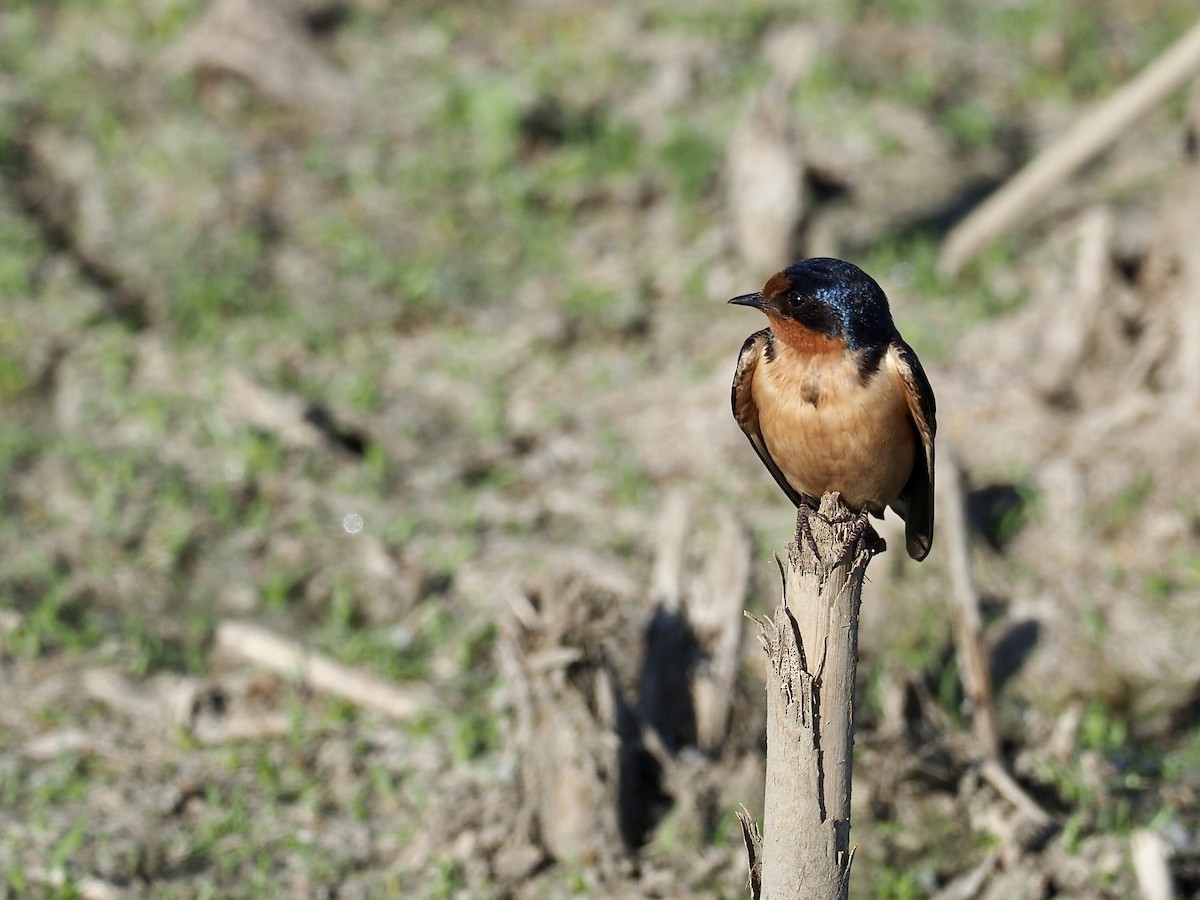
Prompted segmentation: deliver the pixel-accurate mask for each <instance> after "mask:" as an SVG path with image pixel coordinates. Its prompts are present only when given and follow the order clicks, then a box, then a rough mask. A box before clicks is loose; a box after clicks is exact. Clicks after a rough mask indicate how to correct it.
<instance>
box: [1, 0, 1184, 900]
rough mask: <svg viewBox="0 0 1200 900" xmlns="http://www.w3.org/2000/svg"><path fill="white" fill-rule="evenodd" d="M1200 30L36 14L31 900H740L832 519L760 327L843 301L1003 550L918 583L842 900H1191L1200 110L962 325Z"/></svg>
mask: <svg viewBox="0 0 1200 900" xmlns="http://www.w3.org/2000/svg"><path fill="white" fill-rule="evenodd" d="M1068 6H1069V7H1070V8H1069V9H1068V8H1065V7H1068ZM1195 22H1196V10H1195V7H1194V4H1193V3H1190V2H1187V0H1141V2H1139V0H1088V2H1084V3H1078V4H1069V5H1068V4H1058V3H1054V2H1051V0H1019V2H1013V3H1006V4H994V3H990V2H983V0H978V2H972V3H967V4H961V3H952V2H948V0H877V2H857V3H851V4H840V3H833V2H830V0H817V2H815V3H813V4H808V5H805V6H804V7H803V9H801V8H798V7H794V6H792V5H790V4H783V3H771V2H768V3H754V4H748V5H731V4H724V3H716V2H707V0H705V2H700V3H696V4H689V5H686V6H679V5H676V4H668V3H662V2H657V0H651V2H647V3H644V4H608V5H595V4H585V3H579V2H570V0H568V2H562V3H555V4H551V3H545V2H514V3H508V4H476V3H458V2H451V3H443V4H438V3H426V2H416V3H405V4H400V3H388V2H386V0H345V2H339V0H271V2H267V0H210V2H206V3H200V4H196V3H190V2H184V0H118V2H112V3H106V4H94V3H90V2H83V0H60V2H56V3H44V2H40V0H12V2H5V3H4V4H3V5H2V6H0V303H2V304H3V308H2V310H3V312H2V315H0V883H3V885H4V888H3V896H6V897H21V898H24V897H84V898H108V897H155V898H159V897H262V896H279V897H339V898H352V897H427V898H459V897H470V898H475V897H481V898H489V897H494V898H502V897H521V898H542V897H545V898H551V897H562V896H572V895H582V896H597V897H660V898H668V897H679V898H683V897H738V896H746V895H747V887H746V883H747V873H746V861H745V850H744V848H743V846H742V838H741V832H740V829H739V827H738V824H737V820H736V818H735V815H734V813H735V810H737V809H738V807H739V805H740V804H744V805H745V806H746V807H747V808H748V809H749V811H750V812H751V813H752V814H755V815H759V816H761V810H762V792H763V765H764V746H763V740H764V732H765V727H764V722H763V715H764V712H763V710H764V706H765V704H764V702H763V653H762V650H761V648H760V646H759V644H758V642H757V640H756V635H755V633H754V630H753V623H751V622H748V621H747V620H746V619H744V618H743V615H742V611H743V610H748V611H750V612H752V613H755V614H762V613H763V612H765V611H767V610H769V609H771V608H773V607H774V605H775V603H776V602H777V600H778V591H779V583H778V573H777V570H776V566H775V563H774V561H773V559H772V554H773V553H777V552H782V551H783V548H784V546H785V545H786V543H787V541H788V540H789V539H790V537H791V533H792V529H793V513H794V511H793V510H792V509H791V507H790V505H789V504H788V503H787V501H786V499H785V498H783V497H782V496H781V495H780V494H779V492H778V490H777V489H776V488H775V486H774V485H773V483H772V482H771V480H770V478H769V476H768V475H767V474H766V472H765V471H763V469H762V468H761V466H760V465H759V463H758V461H757V459H756V458H755V457H754V454H753V452H752V451H751V448H750V447H749V446H748V445H747V443H746V441H745V439H744V437H743V436H742V435H741V433H740V432H739V431H738V429H737V426H736V425H735V424H734V422H733V420H732V417H731V416H730V413H729V383H730V379H731V376H732V371H733V364H734V360H735V358H736V354H737V351H738V348H739V347H740V346H741V343H742V341H743V340H744V338H745V337H746V336H747V335H748V334H749V333H750V332H751V331H753V330H756V329H758V328H759V327H761V325H762V323H761V322H760V321H759V320H758V318H756V317H755V316H754V315H753V314H751V313H750V312H747V311H746V310H743V309H738V308H734V307H728V306H726V305H725V304H724V301H725V300H726V299H727V298H728V297H731V296H734V295H736V294H741V293H746V292H748V291H752V290H756V289H757V288H758V287H760V286H761V285H762V283H763V282H764V281H765V280H766V278H767V277H768V276H769V275H770V274H772V273H773V272H774V271H775V270H776V269H778V268H780V267H781V266H782V265H785V264H787V263H788V262H790V261H792V260H794V259H798V258H801V257H805V256H816V255H832V256H838V257H841V258H845V259H849V260H851V261H853V262H856V263H857V264H859V265H861V266H862V267H863V268H864V269H866V270H867V271H868V272H870V273H871V274H872V275H874V276H875V277H876V278H877V279H878V280H879V281H880V283H881V284H882V285H883V287H884V288H885V289H886V291H887V293H888V295H889V297H890V300H891V304H892V309H893V312H894V314H895V317H896V320H897V323H898V325H899V327H900V330H901V331H902V333H903V334H904V336H905V337H906V339H907V340H908V341H909V343H910V344H912V345H913V346H914V347H915V348H916V350H917V352H918V353H919V354H920V356H921V359H922V360H923V361H924V363H925V367H926V369H927V370H928V372H929V375H930V379H931V381H932V383H933V386H934V388H935V391H936V393H937V398H938V420H939V434H938V453H939V457H940V459H939V476H938V477H939V480H940V481H942V482H943V483H949V481H948V479H951V480H952V479H953V477H954V475H955V473H960V474H961V479H962V485H963V497H962V503H963V507H964V509H965V513H966V516H965V527H964V529H963V530H962V533H961V534H958V535H957V541H958V543H957V544H956V537H955V536H953V535H951V534H950V533H949V532H948V531H947V530H946V528H945V527H943V529H942V530H940V531H939V532H938V533H937V537H936V539H935V542H934V548H933V552H932V554H931V556H930V558H929V559H928V560H927V561H925V562H924V563H921V564H916V563H914V562H912V561H911V560H909V559H908V558H907V557H905V556H904V554H903V552H902V550H901V549H900V548H902V547H903V538H902V530H901V526H900V525H899V524H898V523H897V522H896V521H895V520H892V519H889V520H888V521H887V522H885V523H884V525H883V526H882V533H883V535H884V537H885V538H887V539H888V542H889V544H890V546H891V547H892V548H893V549H892V550H891V551H889V552H888V553H886V554H884V555H883V556H881V557H879V558H878V559H876V560H875V561H874V562H873V563H872V564H871V568H870V570H869V576H868V577H869V583H868V584H867V587H866V592H865V596H864V604H863V610H862V623H861V628H862V633H861V646H860V651H861V661H860V665H859V681H860V684H859V709H858V732H857V739H856V751H857V752H856V762H855V784H854V807H853V808H854V819H853V835H854V841H855V843H856V844H857V846H858V850H857V855H856V857H855V861H854V869H853V878H852V889H851V894H852V896H853V897H856V898H919V897H939V898H941V900H950V898H960V900H969V898H976V897H977V898H987V900H1001V898H1029V900H1033V898H1050V897H1062V898H1079V900H1083V898H1127V897H1130V898H1132V897H1144V898H1147V900H1149V898H1155V900H1157V898H1160V897H1170V896H1174V897H1195V896H1200V832H1198V828H1200V800H1198V796H1197V792H1198V791H1200V728H1198V726H1200V653H1197V650H1196V648H1197V647H1198V646H1200V465H1198V464H1197V461H1198V460H1200V243H1198V242H1197V237H1196V236H1197V235H1198V234H1200V155H1198V150H1197V147H1198V146H1200V92H1198V89H1197V87H1196V82H1195V79H1193V81H1192V82H1191V84H1189V85H1188V86H1187V87H1185V88H1183V89H1181V90H1179V91H1177V92H1175V93H1174V94H1173V95H1172V96H1171V97H1170V98H1169V99H1168V100H1166V101H1164V102H1162V103H1161V104H1159V105H1158V106H1157V107H1156V108H1154V109H1152V110H1149V111H1148V112H1147V114H1146V115H1145V116H1143V117H1142V118H1141V119H1140V120H1139V121H1138V122H1137V123H1136V125H1135V126H1133V127H1131V128H1130V129H1129V130H1128V131H1127V133H1126V134H1124V135H1123V136H1121V137H1120V138H1119V139H1118V140H1117V141H1116V142H1114V143H1112V144H1111V146H1109V147H1107V148H1106V149H1105V150H1104V152H1103V153H1102V154H1100V155H1099V156H1098V157H1097V158H1096V159H1095V160H1093V161H1092V162H1091V163H1089V164H1088V165H1087V166H1086V167H1084V168H1083V169H1082V170H1081V171H1079V172H1078V173H1076V174H1074V175H1073V176H1071V177H1069V178H1066V179H1064V180H1063V181H1062V183H1061V184H1059V185H1058V186H1057V187H1055V188H1054V189H1053V190H1052V191H1049V192H1047V194H1046V196H1044V197H1042V198H1040V199H1039V202H1038V203H1037V205H1036V208H1034V209H1031V210H1030V211H1029V212H1028V213H1027V214H1026V215H1025V217H1024V218H1023V220H1022V221H1021V223H1020V226H1019V227H1017V228H1014V229H1010V230H1009V231H1007V232H1006V233H1004V234H1002V235H1000V236H999V237H997V238H996V239H995V240H994V241H992V242H991V243H989V245H988V246H987V247H986V248H985V249H984V251H983V252H982V253H981V254H980V255H979V256H978V257H977V258H976V259H974V260H973V261H972V262H971V263H970V264H969V265H968V266H967V267H966V268H965V269H964V270H963V272H962V273H961V274H958V275H957V276H955V277H950V276H948V275H944V274H939V268H938V256H939V252H940V250H941V248H942V247H943V244H944V241H945V238H946V236H947V234H948V233H949V232H950V230H951V229H952V228H953V227H954V226H955V225H956V224H957V223H959V222H961V221H962V219H963V217H964V216H965V215H966V214H967V213H969V212H970V211H971V210H972V209H974V208H976V207H977V205H978V204H979V203H980V201H981V200H982V199H983V198H984V197H986V196H987V195H988V194H989V193H991V192H992V191H993V190H995V189H996V188H997V187H999V186H1000V185H1002V184H1004V183H1005V182H1006V181H1007V180H1008V179H1009V178H1010V177H1011V176H1012V175H1013V174H1014V173H1015V172H1016V171H1017V170H1018V169H1019V168H1020V167H1021V166H1022V165H1023V164H1024V163H1026V162H1027V161H1028V160H1029V159H1031V158H1032V157H1033V156H1034V155H1035V154H1036V153H1038V152H1039V151H1040V150H1042V149H1043V148H1045V147H1047V146H1050V145H1052V144H1053V143H1054V141H1055V140H1056V139H1057V138H1059V137H1061V136H1062V134H1064V133H1065V132H1066V130H1067V129H1068V128H1070V126H1071V125H1072V124H1073V123H1074V122H1076V121H1077V120H1078V119H1079V118H1080V117H1081V116H1083V115H1086V114H1087V113H1088V112H1089V111H1092V110H1094V109H1095V108H1096V107H1097V105H1098V104H1100V103H1102V102H1103V101H1104V100H1105V98H1107V97H1109V96H1111V95H1112V93H1113V92H1114V91H1116V90H1117V89H1118V88H1119V87H1120V86H1121V85H1122V84H1123V83H1125V82H1126V81H1127V80H1128V79H1130V78H1132V77H1134V76H1135V75H1136V74H1137V73H1138V72H1139V71H1142V70H1143V69H1144V68H1145V67H1146V66H1147V65H1149V64H1151V62H1152V61H1153V60H1155V59H1156V58H1157V57H1159V55H1160V54H1161V53H1162V52H1163V51H1164V50H1165V49H1166V48H1167V47H1168V46H1169V45H1170V43H1171V41H1172V40H1174V39H1175V38H1177V37H1178V36H1179V35H1181V34H1183V33H1184V31H1185V30H1186V29H1187V28H1189V27H1191V26H1192V25H1193V24H1195ZM951 502H954V498H953V497H952V496H948V495H947V494H946V493H945V492H943V494H942V496H940V497H939V503H942V504H944V503H951ZM939 517H940V520H941V521H942V522H945V521H946V518H945V516H944V515H943V514H942V513H939ZM955 546H958V547H960V548H961V547H964V546H965V547H966V556H965V558H966V560H967V562H968V563H969V566H968V569H969V576H970V580H971V584H972V585H973V590H974V591H975V592H976V593H977V595H978V597H979V600H980V604H981V609H982V615H983V633H982V636H983V642H984V646H985V648H986V651H987V655H988V659H989V663H990V673H991V677H992V679H993V681H994V685H995V705H994V714H995V717H996V721H997V722H998V727H999V731H1000V754H999V757H998V758H996V759H993V760H992V763H991V764H990V765H989V764H987V763H985V758H986V756H987V754H986V753H985V752H984V749H983V748H981V746H980V742H979V739H978V728H977V726H978V722H979V721H980V717H981V715H982V714H983V713H982V711H981V710H980V709H978V708H977V707H976V705H975V704H973V703H971V702H970V701H969V700H968V693H967V692H966V691H965V690H964V687H963V680H962V678H963V676H962V675H961V673H960V669H959V661H960V658H961V655H962V648H961V646H960V645H958V644H956V640H955V634H954V629H953V626H952V622H953V615H952V612H951V610H952V603H951V600H952V598H953V597H954V596H955V592H956V591H960V590H961V584H960V583H959V582H956V581H955V571H956V570H955V568H954V560H955V557H954V555H953V550H954V548H955ZM959 571H960V574H961V570H959ZM251 626H253V627H254V628H257V629H259V631H255V630H254V628H251ZM264 631H265V633H266V635H267V636H268V637H270V636H274V637H276V638H279V639H286V640H287V641H291V642H294V644H289V645H287V646H286V647H284V648H283V649H284V650H286V649H288V647H293V648H294V647H299V648H301V649H302V651H303V652H302V653H301V656H300V657H299V658H294V657H286V656H285V657H283V658H282V659H281V658H280V657H279V656H278V653H276V656H275V657H274V660H275V662H274V663H273V664H272V662H271V660H270V659H269V658H267V657H264V656H263V652H262V647H263V644H262V643H261V642H259V643H255V640H254V638H253V635H259V634H262V633H263V632H264ZM276 650H278V648H276ZM305 654H311V655H305ZM313 660H316V662H315V663H314V662H313ZM326 663H328V664H329V665H326ZM323 665H325V668H324V669H322V668H321V667H322V666H323ZM333 666H337V667H341V668H333ZM302 668H303V671H304V672H305V673H307V677H305V678H300V677H297V676H298V674H300V673H299V670H300V669H302ZM322 672H324V673H325V675H322V674H321V673H322ZM331 672H332V673H333V674H332V675H330V674H329V673H331ZM338 679H341V680H340V681H338ZM997 769H999V770H1000V771H1001V772H1002V773H1006V776H1007V777H1008V779H1009V780H1008V781H1005V780H1004V779H1003V778H1000V777H997V776H996V770H997ZM1006 785H1009V786H1014V787H1015V789H1007V788H1006ZM1156 872H1157V873H1158V874H1159V875H1160V876H1161V875H1163V874H1164V873H1165V876H1166V882H1167V883H1166V887H1167V889H1168V892H1167V893H1161V892H1160V893H1153V892H1152V888H1151V887H1150V886H1149V885H1150V884H1151V882H1152V880H1153V876H1154V874H1155V873H1156Z"/></svg>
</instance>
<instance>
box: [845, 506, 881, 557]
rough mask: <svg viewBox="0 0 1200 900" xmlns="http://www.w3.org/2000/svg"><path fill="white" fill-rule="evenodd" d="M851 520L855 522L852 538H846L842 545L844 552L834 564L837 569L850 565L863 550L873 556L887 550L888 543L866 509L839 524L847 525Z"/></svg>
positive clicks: (851, 531) (851, 530)
mask: <svg viewBox="0 0 1200 900" xmlns="http://www.w3.org/2000/svg"><path fill="white" fill-rule="evenodd" d="M851 519H852V520H853V521H854V527H853V528H851V529H850V536H849V537H848V538H846V543H845V544H843V545H842V552H841V553H840V554H839V555H838V558H837V562H835V563H834V564H833V568H835V569H836V568H837V567H838V566H844V565H846V564H847V563H849V562H850V561H851V560H852V559H854V557H855V556H857V555H858V554H859V551H861V550H866V551H867V552H868V553H869V554H870V555H871V556H874V555H875V554H876V553H882V552H883V551H884V550H886V549H887V541H885V540H884V539H883V538H881V537H880V536H879V532H878V531H876V530H875V526H874V525H872V524H871V522H870V520H869V519H868V513H867V511H866V510H865V509H864V510H863V511H862V512H860V513H858V514H857V515H850V516H846V517H844V518H842V519H839V520H838V522H839V524H845V523H846V522H848V521H850V520H851Z"/></svg>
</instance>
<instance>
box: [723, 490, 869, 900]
mask: <svg viewBox="0 0 1200 900" xmlns="http://www.w3.org/2000/svg"><path fill="white" fill-rule="evenodd" d="M802 518H803V517H798V518H797V529H796V536H795V538H794V539H793V541H792V543H791V544H789V545H788V548H787V559H786V561H783V560H781V561H780V571H781V574H782V576H783V602H782V603H780V605H779V606H778V607H777V608H776V610H775V615H774V616H773V617H770V618H766V619H763V620H757V621H758V624H759V627H760V628H761V632H762V633H761V639H762V642H763V646H764V648H765V649H766V651H767V657H768V663H769V664H768V666H767V778H766V803H765V806H764V815H763V832H764V833H763V837H762V845H761V846H762V851H761V855H760V856H759V855H756V854H755V852H754V848H753V847H752V845H753V843H754V842H753V841H752V839H751V838H752V833H751V832H750V831H749V829H748V827H747V822H746V820H745V819H744V818H743V820H742V827H743V831H744V833H745V834H746V835H747V848H748V849H750V862H751V871H752V873H753V871H754V866H755V864H756V863H759V862H761V887H760V890H759V891H756V892H754V897H755V898H756V900H760V898H769V900H786V898H805V900H825V898H829V900H835V898H839V900H844V898H846V897H847V896H848V892H849V885H850V865H851V862H852V860H853V857H854V851H853V848H852V847H851V845H850V790H851V771H852V769H851V767H852V761H853V750H854V677H855V671H856V669H857V665H858V612H859V605H860V603H861V599H862V584H863V576H864V574H865V573H866V568H867V563H868V562H869V561H870V559H871V550H870V549H868V547H867V546H866V544H867V542H866V541H862V540H857V541H856V534H855V524H856V521H857V517H855V516H854V515H853V514H852V513H851V512H850V510H849V509H848V508H847V507H846V506H845V504H844V503H843V502H842V500H841V498H840V497H839V496H838V495H837V494H827V495H826V496H825V497H824V498H823V499H822V501H821V507H820V511H819V512H818V513H812V514H809V515H808V516H807V519H808V523H807V527H808V529H809V530H810V531H811V537H812V540H809V538H808V535H807V534H805V533H804V526H803V525H802ZM754 881H755V879H754V878H753V877H752V879H751V885H752V889H753V887H754V886H755V885H754Z"/></svg>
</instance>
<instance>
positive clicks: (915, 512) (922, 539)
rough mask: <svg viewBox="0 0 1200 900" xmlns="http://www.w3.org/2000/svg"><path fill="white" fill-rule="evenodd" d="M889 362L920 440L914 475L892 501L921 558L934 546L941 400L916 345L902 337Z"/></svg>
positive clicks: (912, 551) (911, 552)
mask: <svg viewBox="0 0 1200 900" xmlns="http://www.w3.org/2000/svg"><path fill="white" fill-rule="evenodd" d="M888 357H889V362H890V364H891V365H892V366H893V368H894V370H895V372H896V374H897V375H899V376H900V380H901V382H902V383H903V385H904V399H905V400H906V401H907V403H908V412H909V414H910V415H911V416H912V421H913V426H914V427H915V428H916V431H917V437H918V439H919V444H920V446H919V448H918V449H920V451H921V452H920V453H919V454H918V457H917V459H916V460H914V462H913V470H912V474H911V475H910V476H909V478H908V482H907V483H906V484H905V485H904V488H903V489H902V490H901V491H900V496H899V497H898V498H897V499H896V502H895V503H894V504H892V508H893V509H895V510H896V512H898V513H899V514H900V515H901V516H902V517H903V518H904V521H905V529H904V537H905V543H906V544H907V547H908V555H909V556H911V557H912V558H913V559H917V560H921V559H924V558H925V557H926V556H928V555H929V548H930V547H931V546H932V545H933V438H934V435H935V434H936V433H937V403H936V402H935V401H934V399H933V388H932V387H930V385H929V379H928V378H927V377H926V376H925V370H924V369H923V368H921V361H920V360H919V359H917V354H916V353H914V352H913V349H912V347H910V346H908V344H906V343H904V341H903V340H901V339H900V338H899V337H897V338H896V339H895V340H894V341H892V346H891V347H890V349H889V350H888Z"/></svg>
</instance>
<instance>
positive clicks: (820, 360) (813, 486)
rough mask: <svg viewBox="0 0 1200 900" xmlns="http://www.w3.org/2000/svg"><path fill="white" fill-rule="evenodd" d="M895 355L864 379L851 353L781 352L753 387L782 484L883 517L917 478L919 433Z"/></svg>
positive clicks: (761, 368)
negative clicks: (833, 494)
mask: <svg viewBox="0 0 1200 900" xmlns="http://www.w3.org/2000/svg"><path fill="white" fill-rule="evenodd" d="M894 357H895V351H891V350H889V352H888V353H886V354H885V355H884V357H883V359H882V360H881V362H880V365H879V366H878V367H877V368H876V369H875V371H874V372H872V373H870V374H869V375H867V376H865V377H864V376H863V375H861V374H860V369H859V360H858V358H857V356H856V354H854V353H853V352H850V351H846V352H838V353H820V354H804V353H802V352H799V351H797V350H795V349H794V348H789V347H788V346H786V345H783V344H782V342H781V344H780V345H777V352H776V354H775V356H774V358H773V359H764V360H763V361H762V364H761V365H760V366H759V368H758V370H757V371H756V373H755V377H754V383H753V386H752V392H753V398H754V403H755V406H756V407H757V408H758V416H759V427H760V430H761V432H762V437H763V442H764V443H765V444H766V446H767V449H768V450H769V451H770V453H771V456H772V457H773V458H774V460H775V463H776V465H778V466H779V468H780V470H781V471H782V472H783V474H784V477H785V478H787V480H788V482H789V483H790V484H791V485H792V487H794V488H795V489H796V490H798V491H800V492H801V493H803V494H807V495H809V496H811V497H814V498H820V497H821V496H822V495H823V494H825V493H827V492H830V491H838V492H839V493H841V494H842V497H843V498H844V499H845V501H846V502H847V503H848V504H849V505H850V506H851V507H853V508H855V509H862V508H864V507H867V508H869V509H871V510H872V511H881V510H882V509H883V507H885V506H887V505H888V504H889V503H891V502H892V501H893V500H895V499H896V497H897V496H898V495H899V493H900V490H901V489H902V488H903V487H904V484H905V482H907V481H908V477H909V475H910V474H911V472H912V466H913V458H914V453H915V449H916V448H915V439H916V438H915V432H914V429H913V425H912V421H911V417H910V414H909V411H908V404H907V401H906V400H905V394H904V388H903V383H902V381H901V379H900V377H899V375H898V372H897V369H896V366H897V362H898V361H897V360H896V359H895V358H894Z"/></svg>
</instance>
